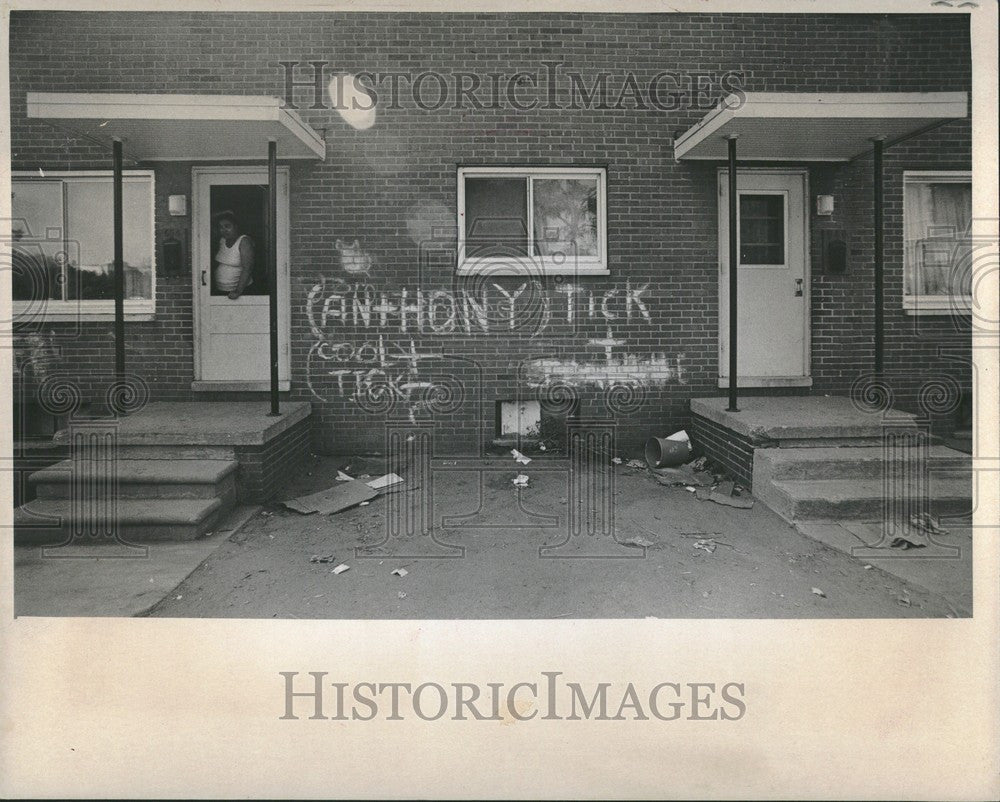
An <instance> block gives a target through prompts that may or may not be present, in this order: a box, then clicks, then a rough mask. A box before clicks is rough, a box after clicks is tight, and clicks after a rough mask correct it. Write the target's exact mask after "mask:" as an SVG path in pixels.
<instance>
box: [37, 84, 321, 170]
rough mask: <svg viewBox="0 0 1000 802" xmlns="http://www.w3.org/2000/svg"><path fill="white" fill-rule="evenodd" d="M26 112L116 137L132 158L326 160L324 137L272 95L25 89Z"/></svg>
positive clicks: (85, 132) (101, 137) (103, 137)
mask: <svg viewBox="0 0 1000 802" xmlns="http://www.w3.org/2000/svg"><path fill="white" fill-rule="evenodd" d="M28 117H29V118H31V119H38V120H45V121H46V122H49V123H52V124H53V125H56V126H59V127H61V128H65V129H68V130H69V131H71V132H72V133H75V134H79V135H81V136H84V137H86V138H88V139H91V140H96V141H98V142H100V143H102V144H105V143H106V144H107V145H108V147H109V148H110V143H111V141H112V140H114V139H121V140H122V142H123V145H124V151H125V156H126V158H129V159H134V160H136V161H230V160H241V161H246V160H249V161H265V160H266V159H267V143H268V141H269V140H272V139H273V140H275V141H276V142H277V152H278V158H279V159H323V158H324V157H325V155H326V144H325V143H324V141H323V138H322V137H321V136H320V135H319V134H318V133H317V132H316V131H315V130H313V129H312V128H310V127H309V126H308V125H306V124H305V123H304V122H303V121H302V119H301V118H300V117H299V116H298V115H297V114H296V113H295V112H294V111H290V110H289V109H283V108H281V101H280V100H279V99H278V98H276V97H267V96H259V95H258V96H243V95H130V94H114V93H86V94H83V93H62V92H58V93H56V92H29V93H28Z"/></svg>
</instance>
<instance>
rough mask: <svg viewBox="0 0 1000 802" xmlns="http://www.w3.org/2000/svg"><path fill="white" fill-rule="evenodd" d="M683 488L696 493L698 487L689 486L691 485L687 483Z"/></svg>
mask: <svg viewBox="0 0 1000 802" xmlns="http://www.w3.org/2000/svg"><path fill="white" fill-rule="evenodd" d="M684 489H685V490H687V492H688V493H697V492H698V488H697V487H691V485H688V486H687V487H685V488H684Z"/></svg>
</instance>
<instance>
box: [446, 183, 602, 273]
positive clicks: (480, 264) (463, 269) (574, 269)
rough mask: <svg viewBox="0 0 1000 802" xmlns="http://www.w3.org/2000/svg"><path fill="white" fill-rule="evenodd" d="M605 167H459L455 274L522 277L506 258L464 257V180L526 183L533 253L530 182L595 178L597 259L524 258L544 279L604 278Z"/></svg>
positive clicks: (530, 245) (528, 223) (536, 256)
mask: <svg viewBox="0 0 1000 802" xmlns="http://www.w3.org/2000/svg"><path fill="white" fill-rule="evenodd" d="M607 176H608V171H607V168H606V167H576V166H564V167H533V166H528V165H525V166H490V165H479V166H471V167H459V168H458V171H457V190H456V198H457V204H456V206H457V208H456V212H457V215H456V219H457V229H458V247H457V262H456V274H457V275H459V276H471V275H476V274H479V273H488V274H489V275H494V276H523V275H525V274H524V272H523V271H517V270H513V269H511V268H510V266H509V259H489V258H475V257H473V258H472V259H466V256H465V247H466V244H465V240H466V235H465V179H466V178H524V179H525V180H526V183H527V198H526V201H527V218H528V219H527V226H528V248H529V251H533V250H534V242H535V232H534V193H533V192H532V179H534V178H549V179H552V178H564V179H580V178H596V179H597V246H598V255H597V257H581V258H579V259H578V260H577V262H576V264H575V265H569V264H566V263H565V261H564V262H563V263H562V264H560V263H558V262H557V261H556V260H554V259H552V258H551V257H549V256H544V255H534V254H532V255H531V256H529V257H527V259H530V261H531V263H532V270H533V271H534V273H535V274H537V275H545V276H607V275H610V270H609V269H608V198H607V194H608V191H607Z"/></svg>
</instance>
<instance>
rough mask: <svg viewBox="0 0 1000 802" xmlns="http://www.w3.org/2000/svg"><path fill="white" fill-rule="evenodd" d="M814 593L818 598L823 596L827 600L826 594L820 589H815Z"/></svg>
mask: <svg viewBox="0 0 1000 802" xmlns="http://www.w3.org/2000/svg"><path fill="white" fill-rule="evenodd" d="M812 592H813V593H814V594H815V595H817V596H822V597H823V598H824V599H825V598H826V594H825V593H824V592H823V591H821V590H820V589H819V588H813V589H812Z"/></svg>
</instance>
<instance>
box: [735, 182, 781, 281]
mask: <svg viewBox="0 0 1000 802" xmlns="http://www.w3.org/2000/svg"><path fill="white" fill-rule="evenodd" d="M745 195H751V196H752V195H768V196H772V197H779V198H781V214H782V217H781V235H782V238H783V239H782V243H781V253H782V256H784V257H785V259H784V261H783V262H782V263H781V264H777V263H772V262H744V261H743V214H742V203H741V202H740V201H741V200H742V198H743V197H744V196H745ZM736 199H737V201H736V256H737V260H736V262H737V265H736V266H737V267H738V268H739V269H740V270H788V269H789V268H790V263H789V259H788V246H789V245H790V242H789V239H790V238H789V230H788V225H789V208H788V207H789V200H790V199H789V197H788V190H787V189H737V190H736Z"/></svg>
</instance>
